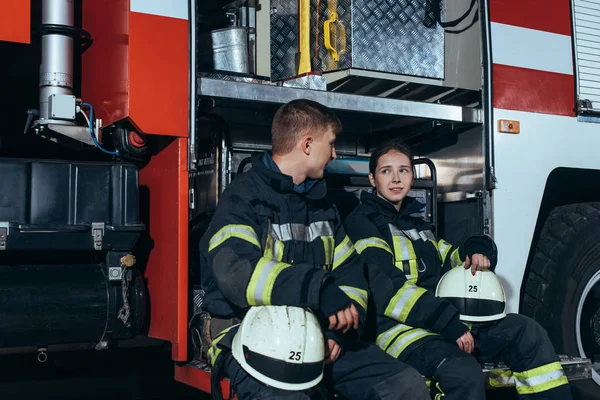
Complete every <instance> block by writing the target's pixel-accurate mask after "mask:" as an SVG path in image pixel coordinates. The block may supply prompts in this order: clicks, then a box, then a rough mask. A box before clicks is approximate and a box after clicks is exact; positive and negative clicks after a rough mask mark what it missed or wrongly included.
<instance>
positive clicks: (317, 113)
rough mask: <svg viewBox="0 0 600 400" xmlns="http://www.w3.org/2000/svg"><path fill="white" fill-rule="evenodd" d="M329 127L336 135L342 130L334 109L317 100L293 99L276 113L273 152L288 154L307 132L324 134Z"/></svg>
mask: <svg viewBox="0 0 600 400" xmlns="http://www.w3.org/2000/svg"><path fill="white" fill-rule="evenodd" d="M328 128H331V129H332V130H333V133H335V134H336V135H337V134H338V133H339V132H340V131H341V130H342V123H341V122H340V120H339V119H338V117H337V116H336V115H335V114H334V113H333V111H331V110H330V109H329V108H327V107H325V106H324V105H322V104H320V103H317V102H316V101H312V100H306V99H299V100H292V101H290V102H289V103H287V104H284V105H283V106H281V107H280V108H279V110H277V113H276V114H275V118H274V120H273V126H272V127H271V140H272V150H273V154H288V153H289V152H291V151H292V150H293V149H294V147H295V146H296V144H297V143H298V141H299V140H300V139H302V136H304V135H305V134H307V133H313V134H315V135H322V134H324V133H325V132H326V131H327V129H328Z"/></svg>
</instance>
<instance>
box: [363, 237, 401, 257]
mask: <svg viewBox="0 0 600 400" xmlns="http://www.w3.org/2000/svg"><path fill="white" fill-rule="evenodd" d="M355 247H356V251H357V252H358V254H361V253H362V252H363V251H365V250H366V249H367V248H369V247H376V248H378V249H382V250H385V251H387V252H388V253H390V254H392V255H393V253H392V249H391V248H390V245H389V244H387V242H386V241H385V240H383V239H381V238H378V237H370V238H366V239H360V240H359V241H357V242H356V244H355Z"/></svg>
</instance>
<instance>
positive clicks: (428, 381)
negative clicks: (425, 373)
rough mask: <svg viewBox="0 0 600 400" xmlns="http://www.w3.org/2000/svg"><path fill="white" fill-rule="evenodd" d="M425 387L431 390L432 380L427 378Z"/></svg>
mask: <svg viewBox="0 0 600 400" xmlns="http://www.w3.org/2000/svg"><path fill="white" fill-rule="evenodd" d="M425 385H426V386H427V388H428V389H429V388H431V379H429V378H425Z"/></svg>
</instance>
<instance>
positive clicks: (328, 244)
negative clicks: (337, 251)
mask: <svg viewBox="0 0 600 400" xmlns="http://www.w3.org/2000/svg"><path fill="white" fill-rule="evenodd" d="M321 239H322V240H323V251H324V252H325V269H329V268H333V246H334V245H335V239H334V237H333V236H321Z"/></svg>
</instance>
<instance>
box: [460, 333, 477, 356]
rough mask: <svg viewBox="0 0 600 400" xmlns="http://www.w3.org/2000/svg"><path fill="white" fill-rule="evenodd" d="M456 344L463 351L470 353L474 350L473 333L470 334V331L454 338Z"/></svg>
mask: <svg viewBox="0 0 600 400" xmlns="http://www.w3.org/2000/svg"><path fill="white" fill-rule="evenodd" d="M456 344H457V345H458V347H459V348H460V349H461V350H462V351H464V352H465V353H469V354H472V353H473V351H474V350H475V339H473V335H471V332H467V333H465V334H464V335H462V336H461V337H459V338H458V339H456Z"/></svg>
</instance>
